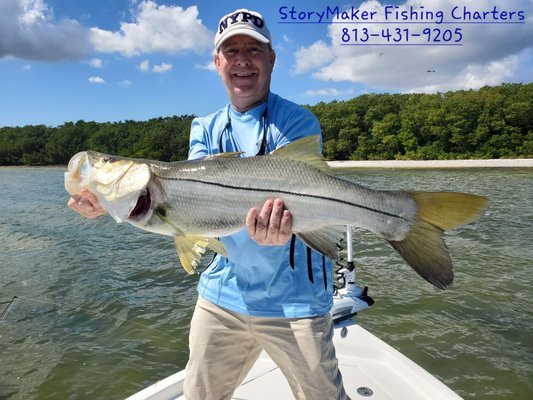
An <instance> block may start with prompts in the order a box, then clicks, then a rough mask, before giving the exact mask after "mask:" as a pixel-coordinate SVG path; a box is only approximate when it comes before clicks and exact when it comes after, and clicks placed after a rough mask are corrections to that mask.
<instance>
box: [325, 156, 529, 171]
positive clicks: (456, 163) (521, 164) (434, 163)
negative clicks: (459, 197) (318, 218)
mask: <svg viewBox="0 0 533 400" xmlns="http://www.w3.org/2000/svg"><path fill="white" fill-rule="evenodd" d="M328 164H329V166H330V167H334V168H406V169H409V168H531V167H533V158H517V159H493V160H382V161H381V160H380V161H328Z"/></svg>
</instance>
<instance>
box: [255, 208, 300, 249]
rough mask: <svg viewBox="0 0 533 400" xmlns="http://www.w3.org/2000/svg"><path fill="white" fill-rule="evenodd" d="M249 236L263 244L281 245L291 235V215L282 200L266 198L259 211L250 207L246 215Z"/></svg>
mask: <svg viewBox="0 0 533 400" xmlns="http://www.w3.org/2000/svg"><path fill="white" fill-rule="evenodd" d="M246 229H247V230H248V234H249V235H250V237H251V238H252V239H253V240H255V241H256V242H257V243H259V244H261V245H263V246H282V245H284V244H286V243H287V242H288V241H289V239H290V238H291V236H292V217H291V213H290V212H289V211H288V210H284V209H283V200H281V199H276V200H267V201H266V202H265V204H264V205H263V208H262V210H261V212H260V213H258V211H257V209H255V208H252V209H250V211H248V215H247V216H246Z"/></svg>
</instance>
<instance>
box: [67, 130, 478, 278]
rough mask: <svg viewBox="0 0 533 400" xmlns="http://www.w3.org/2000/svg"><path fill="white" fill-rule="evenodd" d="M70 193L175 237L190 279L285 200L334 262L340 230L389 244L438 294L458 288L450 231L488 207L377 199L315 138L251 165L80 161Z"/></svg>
mask: <svg viewBox="0 0 533 400" xmlns="http://www.w3.org/2000/svg"><path fill="white" fill-rule="evenodd" d="M65 187H66V189H67V191H68V192H69V193H70V194H74V193H78V192H79V191H80V190H81V189H84V188H85V189H88V190H89V191H91V192H93V193H94V194H95V195H96V196H97V197H98V200H99V202H100V203H101V205H102V206H103V207H104V208H105V209H106V210H107V211H108V212H109V214H111V215H112V216H113V218H114V219H115V220H116V221H117V222H123V221H126V222H129V223H130V224H132V225H134V226H137V227H139V228H141V229H144V230H147V231H150V232H155V233H159V234H164V235H170V236H174V238H175V243H176V250H177V253H178V256H179V258H180V261H181V264H182V265H183V267H184V268H185V270H186V271H187V272H189V273H192V272H193V271H194V269H195V268H196V266H197V265H198V262H199V259H200V257H201V256H202V254H203V253H204V251H205V248H206V247H210V248H211V249H212V250H214V251H215V252H218V253H221V254H223V255H225V254H226V252H225V249H224V246H223V245H222V243H220V242H219V241H218V240H217V239H216V238H218V237H222V236H226V235H229V234H232V233H234V232H237V231H239V230H241V229H243V228H244V222H245V219H246V214H247V213H248V211H249V210H250V208H252V207H257V208H260V207H262V205H263V203H264V202H265V201H266V200H267V199H273V198H281V199H283V202H284V204H285V207H286V208H287V209H288V210H289V211H290V212H291V214H292V229H293V232H294V233H295V234H296V235H297V236H298V237H300V238H301V239H302V240H303V241H304V242H305V243H306V244H308V245H309V246H310V247H312V248H314V249H315V250H317V251H319V252H321V253H322V254H324V255H326V256H327V257H330V258H332V259H337V257H338V250H337V246H336V243H337V241H338V238H339V235H340V232H341V231H342V229H343V227H344V226H346V225H351V226H357V227H360V228H364V229H367V230H370V231H372V232H374V233H375V234H377V235H379V236H381V237H382V238H384V239H385V240H386V241H388V242H389V243H390V244H391V245H392V247H394V248H395V249H396V250H397V251H398V252H399V253H400V254H401V255H402V257H403V258H404V259H405V260H406V261H407V263H408V264H409V265H411V267H413V268H414V269H415V270H416V271H417V272H418V273H419V274H420V275H421V276H422V277H424V278H425V279H426V280H427V281H429V282H430V283H432V284H433V285H435V286H436V287H439V288H445V287H446V286H448V285H449V284H451V283H452V281H453V271H452V263H451V259H450V256H449V253H448V250H447V248H446V245H445V243H444V240H443V234H444V230H446V229H451V228H454V227H457V226H459V225H462V224H465V223H468V222H471V221H473V220H474V219H476V218H477V217H478V216H479V214H480V213H481V212H482V210H483V209H484V208H485V206H486V204H487V199H486V198H485V197H480V196H476V195H471V194H465V193H450V192H438V193H437V192H435V193H427V192H398V191H381V190H372V189H369V188H366V187H363V186H360V185H358V184H356V183H353V182H350V181H347V180H345V179H342V178H339V177H336V176H334V174H333V170H332V169H330V168H329V166H328V165H327V163H326V162H325V161H324V159H323V158H322V156H321V154H320V149H319V137H318V136H311V137H306V138H304V139H301V140H299V141H296V142H294V143H292V144H289V145H288V146H285V147H283V148H280V149H278V150H276V151H274V152H273V153H271V154H269V155H266V156H260V157H250V158H241V157H239V153H224V154H219V155H215V156H208V157H206V158H203V159H199V160H192V161H181V162H174V163H164V162H157V161H146V160H136V159H129V158H122V157H117V156H110V155H106V154H101V153H96V152H92V151H86V152H81V153H78V154H76V155H75V156H74V157H72V159H71V160H70V162H69V165H68V171H67V172H66V173H65Z"/></svg>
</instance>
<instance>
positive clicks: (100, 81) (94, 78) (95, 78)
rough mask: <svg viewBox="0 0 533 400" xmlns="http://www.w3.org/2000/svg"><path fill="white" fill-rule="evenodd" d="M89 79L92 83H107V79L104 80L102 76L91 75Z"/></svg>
mask: <svg viewBox="0 0 533 400" xmlns="http://www.w3.org/2000/svg"><path fill="white" fill-rule="evenodd" d="M88 81H89V82H90V83H98V84H103V83H105V81H104V80H103V79H102V78H100V77H99V76H91V77H90V78H89V79H88Z"/></svg>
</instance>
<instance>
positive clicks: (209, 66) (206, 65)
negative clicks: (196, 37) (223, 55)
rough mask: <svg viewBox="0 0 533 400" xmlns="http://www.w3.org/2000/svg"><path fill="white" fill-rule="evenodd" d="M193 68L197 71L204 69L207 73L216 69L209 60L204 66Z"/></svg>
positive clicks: (196, 65)
mask: <svg viewBox="0 0 533 400" xmlns="http://www.w3.org/2000/svg"><path fill="white" fill-rule="evenodd" d="M194 66H195V67H196V68H198V69H206V70H208V71H216V70H217V67H215V63H214V62H213V61H212V60H211V61H209V62H207V63H205V64H194Z"/></svg>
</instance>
